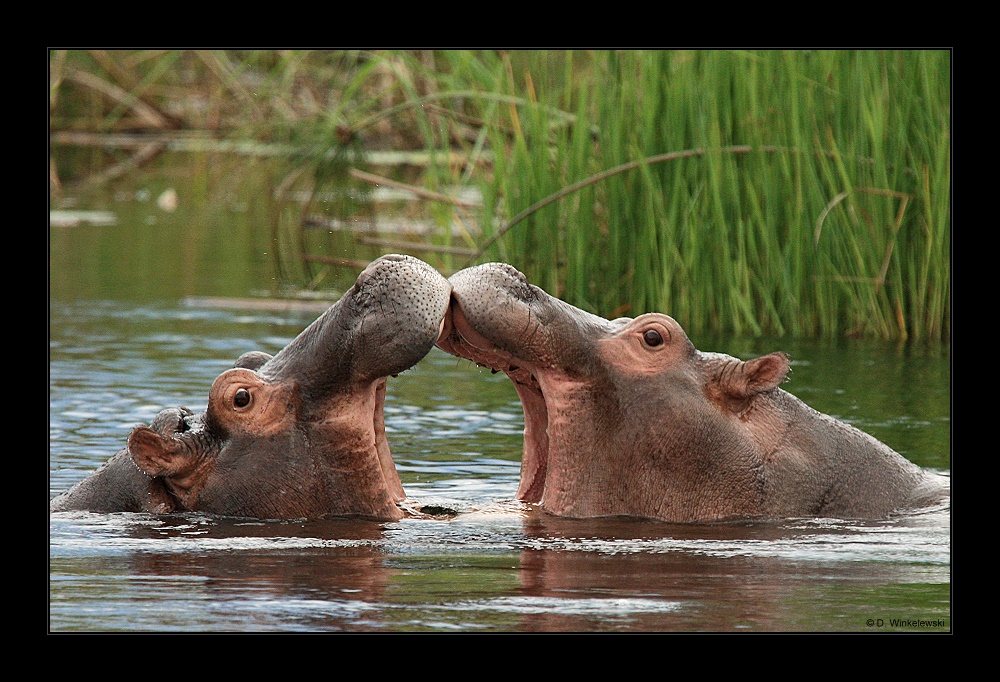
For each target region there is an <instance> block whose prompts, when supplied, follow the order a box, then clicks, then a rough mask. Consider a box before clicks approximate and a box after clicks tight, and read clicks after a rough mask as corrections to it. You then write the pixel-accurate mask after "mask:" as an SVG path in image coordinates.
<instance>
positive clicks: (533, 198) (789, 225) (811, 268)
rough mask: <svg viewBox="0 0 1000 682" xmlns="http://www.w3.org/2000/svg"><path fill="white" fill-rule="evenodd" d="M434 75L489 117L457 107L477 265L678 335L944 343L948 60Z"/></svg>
mask: <svg viewBox="0 0 1000 682" xmlns="http://www.w3.org/2000/svg"><path fill="white" fill-rule="evenodd" d="M444 59H445V61H447V62H448V63H447V65H446V66H447V68H445V69H442V68H440V65H439V66H438V71H437V75H438V81H437V82H438V83H439V84H443V85H446V86H448V87H451V88H454V89H455V90H459V89H461V90H462V91H463V92H466V93H468V92H469V91H472V92H475V91H476V89H477V87H480V88H482V90H481V92H483V93H486V92H490V93H493V94H500V95H503V96H505V97H506V99H492V100H489V101H488V102H487V101H486V100H485V99H483V100H480V101H478V102H476V101H475V98H474V97H469V96H468V94H466V95H465V97H464V106H465V107H466V108H468V107H469V106H470V105H469V103H470V102H475V104H476V106H475V110H476V113H477V115H479V116H480V117H481V121H482V129H481V130H482V132H483V134H484V135H485V138H486V145H487V146H488V147H489V148H490V149H491V150H492V152H493V164H492V166H491V167H490V168H489V172H483V173H482V175H481V176H480V180H481V181H482V183H483V186H484V193H485V196H486V202H485V208H484V210H483V213H482V216H481V223H480V224H481V227H482V228H483V230H484V238H485V239H484V241H483V242H482V243H483V244H484V245H487V246H488V248H486V249H485V252H484V253H483V254H482V255H481V257H480V258H479V260H489V259H502V260H506V261H508V262H510V263H512V264H514V265H515V266H517V267H519V268H521V269H522V270H524V271H525V272H526V273H527V275H528V277H529V278H530V279H531V280H532V281H533V282H535V283H537V284H538V285H540V286H542V287H544V288H546V289H547V290H549V291H550V292H552V293H554V294H556V295H558V296H561V297H562V298H564V299H566V300H567V301H569V302H571V303H573V304H575V305H578V306H580V307H583V308H586V309H589V310H592V311H594V312H598V313H600V314H603V315H609V316H611V315H637V314H640V313H642V312H646V311H650V310H660V311H664V312H667V313H669V314H671V315H673V316H674V317H676V318H677V319H678V320H680V321H682V323H683V324H685V326H686V327H688V328H689V329H691V330H692V331H696V332H703V331H704V332H729V333H735V334H765V333H766V334H793V335H833V334H855V335H866V336H876V337H881V338H896V339H901V338H907V337H912V338H933V339H946V338H947V337H948V335H949V334H950V325H949V316H950V270H949V268H950V207H949V193H950V186H949V182H950V168H949V163H950V156H949V153H950V152H949V150H950V140H949V128H950V100H949V95H950V64H949V59H950V54H949V53H948V52H946V51H888V52H884V51H754V52H741V51H693V52H685V51H624V52H619V51H601V52H593V53H590V52H587V53H572V52H535V51H530V52H514V53H511V54H506V55H497V54H494V53H477V54H471V53H466V52H462V53H445V57H444ZM444 72H447V74H448V75H447V78H443V77H441V74H442V73H444ZM670 152H677V154H673V155H670V154H669V153H670ZM680 152H688V153H687V154H683V153H680ZM664 157H666V158H664ZM643 160H648V161H647V162H643ZM629 163H631V164H632V167H630V168H629V169H627V170H623V171H621V172H616V173H612V174H609V175H607V176H606V177H600V179H595V180H594V181H592V182H590V181H588V179H591V178H597V177H598V174H600V173H602V172H603V171H607V170H608V169H613V168H616V167H619V166H622V165H623V164H629ZM574 183H578V184H579V188H578V189H575V190H574V191H571V192H567V193H565V194H563V195H562V196H560V197H559V198H558V199H557V200H555V201H552V202H550V203H547V204H546V205H544V206H543V207H540V208H538V209H537V210H533V211H530V212H528V214H527V215H524V216H523V217H519V219H518V221H517V222H516V224H510V223H511V219H512V218H514V217H515V216H518V214H521V213H522V212H524V211H525V209H527V208H528V207H531V206H533V205H535V204H536V203H537V202H543V201H544V200H545V199H546V198H547V197H551V196H553V195H556V194H558V193H559V192H560V191H561V190H565V189H566V188H567V187H568V186H570V185H573V184H574ZM498 231H499V232H502V236H498V234H497V233H498Z"/></svg>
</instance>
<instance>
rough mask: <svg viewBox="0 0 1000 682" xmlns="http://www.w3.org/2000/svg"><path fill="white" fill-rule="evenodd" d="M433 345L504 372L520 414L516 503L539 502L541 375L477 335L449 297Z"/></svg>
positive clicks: (543, 440)
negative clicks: (521, 442)
mask: <svg viewBox="0 0 1000 682" xmlns="http://www.w3.org/2000/svg"><path fill="white" fill-rule="evenodd" d="M437 345H438V347H440V348H441V349H442V350H444V351H446V352H448V353H451V354H452V355H456V356H458V357H463V358H466V359H468V360H471V361H473V362H475V363H476V364H477V365H479V366H481V367H489V368H490V369H491V370H492V371H493V373H494V374H495V373H497V372H504V373H505V374H506V375H507V376H508V377H509V378H510V380H511V382H513V384H514V388H515V390H516V391H517V395H518V397H519V398H520V399H521V406H522V408H523V410H524V452H523V454H522V458H521V482H520V485H519V486H518V490H517V499H519V500H522V501H524V502H530V503H538V502H541V500H542V494H543V493H544V490H545V473H546V467H547V465H548V456H549V437H548V427H549V410H548V406H547V405H546V401H545V391H544V390H543V388H542V383H543V382H544V381H545V379H544V377H545V373H544V372H543V371H541V370H540V368H539V367H538V366H537V365H536V363H533V362H531V361H529V360H527V359H525V358H521V357H518V356H516V355H514V354H513V353H510V352H508V351H505V350H503V349H501V348H499V347H498V346H496V345H495V344H494V343H492V342H491V341H490V340H489V339H487V338H486V337H485V336H483V335H482V334H480V333H479V332H477V331H476V330H475V328H473V326H472V325H471V324H470V322H469V320H468V318H467V317H466V316H465V313H464V312H463V311H462V307H461V305H460V304H459V302H458V300H457V299H456V298H455V297H452V301H451V306H450V308H449V311H448V313H447V315H446V317H445V320H444V325H443V326H442V331H441V336H440V338H439V339H438V344H437ZM539 377H542V381H539Z"/></svg>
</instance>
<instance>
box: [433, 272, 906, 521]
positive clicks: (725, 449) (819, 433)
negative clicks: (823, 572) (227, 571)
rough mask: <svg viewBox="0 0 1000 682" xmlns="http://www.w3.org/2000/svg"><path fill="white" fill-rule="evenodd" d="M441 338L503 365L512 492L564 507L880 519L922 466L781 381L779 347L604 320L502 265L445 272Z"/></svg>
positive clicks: (683, 515)
mask: <svg viewBox="0 0 1000 682" xmlns="http://www.w3.org/2000/svg"><path fill="white" fill-rule="evenodd" d="M450 281H451V283H452V304H451V309H450V312H449V315H448V318H447V319H446V322H445V329H444V332H443V335H442V338H441V339H440V340H439V342H438V345H439V346H440V347H441V348H442V349H443V350H445V351H447V352H449V353H452V354H454V355H457V356H460V357H465V358H469V359H471V360H473V361H475V362H477V363H479V364H481V365H486V366H489V367H491V368H493V369H494V370H499V371H503V372H506V374H507V375H508V376H509V377H510V379H511V380H512V381H513V383H514V386H515V388H516V390H517V393H518V395H519V397H520V399H521V403H522V406H523V409H524V419H525V428H524V452H523V456H522V463H521V481H520V486H519V488H518V491H517V497H518V499H521V500H523V501H526V502H531V503H537V504H539V505H540V506H541V507H542V508H543V509H544V510H545V511H547V512H550V513H552V514H556V515H560V516H569V517H596V516H613V515H627V516H640V517H650V518H657V519H664V520H669V521H699V520H715V519H727V518H733V517H746V516H760V515H767V516H804V515H825V516H865V517H867V516H883V515H885V514H887V513H889V512H890V511H892V510H893V509H895V508H896V507H898V506H901V505H903V504H906V503H908V502H910V501H912V500H913V499H914V498H915V497H916V496H917V492H918V490H921V491H922V490H923V487H922V484H923V483H924V482H925V477H924V475H923V473H922V472H921V471H920V470H919V468H918V467H916V466H914V465H912V464H910V463H909V462H907V461H906V460H905V459H904V458H902V457H901V456H900V455H898V454H897V453H895V452H893V451H892V450H891V449H889V448H888V447H887V446H885V445H883V444H882V443H880V442H878V441H876V440H875V439H874V438H872V437H870V436H868V435H867V434H864V433H862V432H860V431H858V430H857V429H854V428H853V427H850V426H848V425H846V424H843V423H841V422H838V421H836V420H834V419H832V418H831V417H827V416H825V415H821V414H819V413H817V412H815V411H813V410H811V409H810V408H808V407H807V406H805V405H804V404H803V403H801V402H800V401H799V400H798V399H796V398H795V397H794V396H792V395H790V394H788V393H786V392H785V391H783V390H781V389H779V388H778V386H779V385H780V384H781V383H782V382H783V381H784V380H785V379H786V376H787V373H788V370H789V363H788V359H787V357H786V356H785V355H784V354H783V353H774V354H771V355H767V356H764V357H761V358H757V359H754V360H750V361H746V362H744V361H740V360H738V359H736V358H733V357H730V356H728V355H723V354H718V353H702V352H700V351H698V350H697V349H696V348H695V346H694V344H692V342H691V341H690V339H689V338H688V336H687V335H686V334H685V333H684V330H683V329H682V328H681V326H680V325H679V324H678V323H677V322H676V321H675V320H674V319H672V318H670V317H668V316H667V315H662V314H657V313H650V314H645V315H641V316H639V317H636V318H634V319H631V318H620V319H617V320H606V319H604V318H602V317H598V316H596V315H592V314H590V313H587V312H585V311H583V310H580V309H578V308H575V307H573V306H571V305H569V304H567V303H565V302H563V301H561V300H559V299H557V298H554V297H552V296H550V295H548V294H547V293H546V292H544V291H543V290H541V289H539V288H538V287H536V286H533V285H531V284H529V283H528V282H527V281H526V279H525V277H524V275H522V274H521V273H520V272H518V271H517V270H516V269H515V268H513V267H511V266H509V265H505V264H499V263H488V264H485V265H481V266H477V267H473V268H469V269H466V270H463V271H460V272H458V273H456V274H454V275H453V276H452V277H451V280H450Z"/></svg>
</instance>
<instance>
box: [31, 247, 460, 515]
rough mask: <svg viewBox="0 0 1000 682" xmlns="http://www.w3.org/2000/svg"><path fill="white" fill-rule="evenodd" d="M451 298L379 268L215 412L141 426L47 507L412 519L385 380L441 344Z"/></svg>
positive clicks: (438, 286) (256, 363) (434, 282)
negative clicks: (390, 428)
mask: <svg viewBox="0 0 1000 682" xmlns="http://www.w3.org/2000/svg"><path fill="white" fill-rule="evenodd" d="M450 294H451V286H450V284H449V283H448V280H446V279H445V278H444V277H443V276H441V275H440V274H439V273H438V272H437V270H435V269H434V268H432V267H431V266H429V265H427V264H426V263H424V262H423V261H420V260H418V259H416V258H413V257H411V256H400V255H387V256H383V257H381V258H379V259H378V260H376V261H374V262H373V263H371V264H370V265H369V266H368V267H367V268H366V269H365V270H364V271H363V272H362V273H361V274H360V275H359V276H358V279H357V281H356V282H355V283H354V285H353V286H352V287H351V288H350V290H348V291H347V292H346V293H345V294H344V295H343V296H342V297H341V298H340V300H338V301H337V302H336V303H334V304H333V305H332V306H331V307H330V308H329V309H328V310H327V311H326V312H324V313H323V314H322V315H321V316H320V317H319V318H318V319H317V320H316V321H314V322H313V323H312V324H311V325H309V327H307V328H306V329H305V330H304V331H302V333H300V334H299V335H298V336H297V337H296V338H295V339H294V340H292V341H291V342H290V343H289V344H288V345H287V346H286V347H285V348H283V349H282V350H281V351H279V352H278V353H277V354H276V355H274V356H271V355H269V354H267V353H264V352H261V351H252V352H249V353H245V354H244V355H242V356H240V357H239V359H238V360H237V361H236V363H235V366H234V367H233V368H232V369H228V370H226V371H225V372H223V373H222V374H220V375H219V377H218V378H217V379H216V380H215V382H214V383H213V384H212V387H211V390H210V391H209V395H208V405H207V408H206V409H205V411H204V412H202V413H200V414H194V413H193V412H192V411H191V410H188V409H186V408H169V409H166V410H163V411H162V412H160V413H159V414H158V415H156V417H155V418H154V419H153V420H152V422H151V423H150V424H149V425H148V426H139V427H136V428H135V429H134V430H133V431H132V432H131V434H130V435H129V436H128V442H127V445H126V446H125V447H124V448H123V449H122V450H121V451H119V452H118V453H117V454H116V455H115V456H114V457H112V458H111V459H110V460H109V461H108V462H106V463H105V464H104V465H103V466H102V467H101V468H99V469H98V470H97V471H96V472H94V473H92V474H91V475H90V476H89V477H88V478H86V479H84V480H83V481H81V482H80V483H78V484H77V485H76V486H74V487H73V488H71V489H70V490H69V491H67V492H65V493H63V494H61V495H59V496H57V497H56V498H54V499H53V500H52V501H51V502H50V506H49V508H50V510H51V511H69V510H85V511H94V512H117V511H133V512H152V513H169V512H177V511H196V512H205V513H209V514H216V515H224V516H238V517H250V518H259V519H293V518H294V519H298V518H306V519H317V518H326V517H345V516H346V517H360V518H366V519H375V520H397V519H400V518H402V517H403V516H405V515H406V514H407V510H406V508H405V507H406V505H405V504H404V500H405V498H406V495H405V493H404V491H403V486H402V484H401V483H400V479H399V475H398V474H397V472H396V468H395V465H394V463H393V460H392V455H391V454H390V451H389V444H388V442H387V440H386V435H385V419H384V413H383V408H384V403H385V391H386V380H387V379H386V378H387V377H388V376H390V375H395V374H399V373H400V372H403V371H404V370H407V369H409V368H410V367H412V366H413V365H415V364H416V363H417V362H418V361H420V360H421V359H422V358H423V357H424V356H425V355H426V354H427V353H428V352H429V351H430V350H431V348H433V347H434V343H435V341H436V340H437V339H438V336H439V334H440V332H441V329H442V325H443V318H444V315H445V313H446V311H447V308H448V304H449V300H450Z"/></svg>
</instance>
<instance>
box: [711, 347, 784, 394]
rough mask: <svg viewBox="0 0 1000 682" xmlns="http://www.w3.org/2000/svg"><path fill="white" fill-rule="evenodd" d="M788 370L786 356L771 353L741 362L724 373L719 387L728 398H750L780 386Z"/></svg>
mask: <svg viewBox="0 0 1000 682" xmlns="http://www.w3.org/2000/svg"><path fill="white" fill-rule="evenodd" d="M788 370H789V364H788V356H787V355H785V354H784V353H771V354H770V355H765V356H763V357H759V358H756V359H754V360H747V361H746V362H741V363H740V366H739V368H738V369H737V370H736V371H733V372H726V373H724V374H723V376H722V377H720V379H719V383H720V384H721V386H720V388H722V391H723V393H724V394H725V395H727V396H728V397H730V398H736V399H746V398H751V397H753V396H755V395H757V394H758V393H763V392H764V391H770V390H771V389H772V388H777V387H778V386H780V385H781V383H782V382H783V381H784V380H785V379H786V378H787V377H788Z"/></svg>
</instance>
